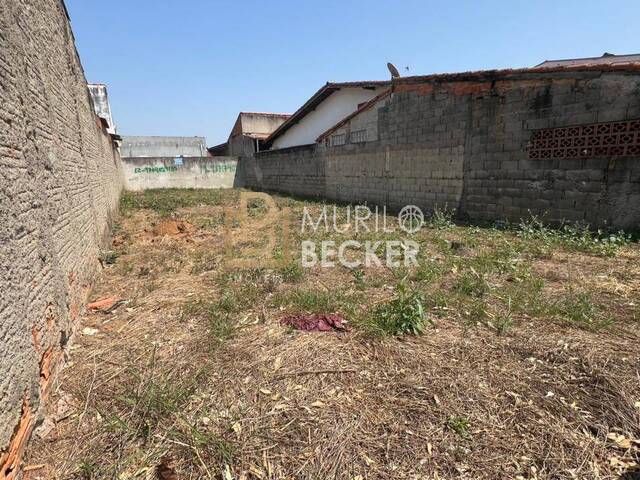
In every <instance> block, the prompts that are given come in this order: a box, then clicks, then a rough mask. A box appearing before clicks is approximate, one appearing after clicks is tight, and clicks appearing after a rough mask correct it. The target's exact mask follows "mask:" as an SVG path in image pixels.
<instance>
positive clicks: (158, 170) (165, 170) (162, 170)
mask: <svg viewBox="0 0 640 480" xmlns="http://www.w3.org/2000/svg"><path fill="white" fill-rule="evenodd" d="M177 171H178V167H144V168H135V169H134V170H133V173H168V172H177Z"/></svg>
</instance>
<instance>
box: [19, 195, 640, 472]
mask: <svg viewBox="0 0 640 480" xmlns="http://www.w3.org/2000/svg"><path fill="white" fill-rule="evenodd" d="M275 199H276V202H277V203H278V205H279V206H280V207H287V208H291V218H292V227H291V228H290V229H286V228H282V227H278V228H277V229H276V236H277V238H278V240H279V241H280V242H278V246H277V247H276V257H277V258H280V259H281V260H283V262H282V263H281V265H280V266H277V267H275V268H257V267H256V268H250V269H245V270H239V269H236V270H231V271H229V270H228V269H226V268H225V265H226V263H225V262H226V261H227V260H228V259H229V258H230V257H240V258H241V257H242V256H243V253H242V251H243V250H242V249H243V248H244V247H247V246H250V244H262V245H263V246H264V244H265V236H264V232H262V231H245V232H244V233H238V232H237V230H238V223H237V222H236V221H235V220H234V221H229V217H228V216H226V215H228V214H229V211H228V210H227V211H226V213H225V207H231V208H232V209H235V210H237V209H238V205H239V192H238V191H181V192H178V191H171V190H168V191H156V192H146V193H143V194H136V195H127V196H125V198H124V199H123V201H122V211H123V216H122V219H121V222H120V224H119V226H118V229H117V231H116V234H115V236H114V240H113V249H112V251H110V252H105V253H104V255H103V259H102V261H103V264H104V267H105V269H104V272H103V275H102V278H101V280H100V281H99V282H98V284H97V285H95V288H94V290H93V292H92V294H91V299H90V300H91V301H96V300H103V299H108V300H107V301H105V302H102V303H100V304H97V305H93V306H92V307H93V309H91V310H88V312H87V314H86V315H85V316H84V318H83V323H82V325H81V326H80V328H79V333H78V335H77V336H76V338H75V341H74V344H73V347H72V348H71V350H70V351H69V352H68V365H67V367H66V368H65V370H64V372H63V374H62V376H61V380H60V382H59V385H58V388H57V390H56V391H55V392H54V393H53V395H52V398H53V402H52V409H51V415H50V419H49V420H48V421H47V422H45V424H44V425H43V426H42V427H41V428H40V430H39V432H38V434H39V436H38V437H37V438H36V440H35V442H34V443H33V447H32V449H31V451H30V452H29V453H28V457H27V465H28V466H27V470H28V472H27V478H31V479H35V478H46V479H49V478H52V479H53V478H59V479H63V478H64V479H67V478H87V479H93V478H96V479H97V478H105V479H113V478H118V479H129V478H131V479H133V478H163V479H174V478H179V479H199V478H215V479H224V480H229V479H285V478H286V479H293V478H304V479H333V478H338V479H349V480H355V479H396V478H397V479H450V478H469V479H485V478H486V479H497V478H513V479H558V478H567V479H569V478H576V479H609V478H626V479H632V478H640V477H639V475H640V474H639V473H638V463H640V459H639V452H640V441H639V440H638V439H639V438H640V349H639V348H638V345H639V339H640V335H639V331H640V329H639V320H640V248H639V246H638V245H637V244H636V243H633V242H629V241H628V240H627V239H626V238H625V237H622V236H617V237H613V238H611V237H609V236H605V235H591V234H588V233H587V232H584V231H581V230H579V229H572V228H566V229H564V230H562V231H556V230H550V229H547V228H545V227H544V226H543V225H541V223H539V222H537V221H535V220H528V221H526V222H523V224H522V225H518V226H504V225H502V226H500V227H501V228H500V229H498V228H489V227H483V228H480V227H470V226H455V225H453V224H451V222H450V218H449V214H448V212H446V211H439V212H438V214H437V215H436V216H434V217H433V218H432V219H431V220H430V221H429V222H428V223H427V226H426V227H425V228H424V229H423V230H422V231H421V232H420V233H418V234H416V235H414V236H412V237H411V238H412V240H414V241H416V242H418V243H419V245H420V254H419V266H418V267H410V268H405V267H397V268H387V267H385V266H378V267H372V268H345V267H341V266H337V267H335V268H320V267H314V268H301V266H300V262H299V255H300V241H301V240H302V239H307V238H312V239H315V240H319V239H331V240H335V241H340V240H345V239H354V238H355V239H357V240H359V241H365V240H377V239H382V240H389V239H399V238H401V237H402V236H401V235H400V234H399V233H397V232H396V233H381V234H374V233H372V232H369V233H366V232H360V233H358V234H355V233H354V232H353V231H349V232H345V233H342V234H339V233H335V232H330V233H325V232H322V233H321V232H318V233H315V234H313V235H309V234H308V233H304V234H303V233H302V232H300V221H301V218H302V212H303V208H304V207H305V206H306V207H308V208H309V209H310V211H312V212H314V213H315V214H317V213H318V212H319V211H320V209H321V207H322V204H319V203H314V202H303V201H298V200H295V199H290V198H284V197H275ZM249 207H250V208H249V215H248V216H249V219H254V220H256V221H259V220H260V218H261V217H262V216H263V215H264V214H265V205H264V204H262V203H260V202H253V203H250V205H249ZM340 215H341V216H340V218H339V221H340V225H344V224H345V223H347V220H348V219H347V218H346V216H345V213H344V208H342V207H341V209H340ZM227 225H228V226H229V227H227ZM229 234H231V235H232V236H233V235H235V238H236V240H237V242H236V244H235V246H234V247H232V248H228V244H226V243H225V238H228V235H229ZM405 236H406V235H405ZM284 238H288V239H289V243H290V245H291V252H292V253H293V254H294V256H295V257H296V258H290V257H288V256H287V254H286V251H285V250H283V249H282V247H281V246H280V244H281V241H282V240H283V239H284ZM259 257H260V256H258V258H259ZM316 313H317V314H325V315H328V314H338V315H339V316H340V317H341V318H343V319H346V321H347V322H348V323H347V330H346V331H329V332H305V331H299V330H296V329H294V328H292V327H290V326H284V325H283V324H282V319H284V318H287V317H291V316H296V315H301V314H316Z"/></svg>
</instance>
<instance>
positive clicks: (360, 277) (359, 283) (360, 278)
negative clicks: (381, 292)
mask: <svg viewBox="0 0 640 480" xmlns="http://www.w3.org/2000/svg"><path fill="white" fill-rule="evenodd" d="M351 274H352V275H353V283H354V284H355V286H356V288H357V289H358V290H366V288H367V285H366V283H365V273H364V269H362V268H354V269H353V270H351Z"/></svg>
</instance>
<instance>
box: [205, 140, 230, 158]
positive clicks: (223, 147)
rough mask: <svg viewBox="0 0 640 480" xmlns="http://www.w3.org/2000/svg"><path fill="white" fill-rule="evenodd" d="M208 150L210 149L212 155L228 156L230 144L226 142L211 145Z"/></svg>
mask: <svg viewBox="0 0 640 480" xmlns="http://www.w3.org/2000/svg"><path fill="white" fill-rule="evenodd" d="M207 150H208V151H209V155H211V156H212V157H226V156H228V155H229V144H228V143H227V142H224V143H221V144H219V145H214V146H213V147H209V148H207Z"/></svg>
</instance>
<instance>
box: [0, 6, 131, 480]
mask: <svg viewBox="0 0 640 480" xmlns="http://www.w3.org/2000/svg"><path fill="white" fill-rule="evenodd" d="M0 99H1V102H0V282H1V284H0V286H1V289H2V295H1V296H0V479H13V478H15V477H16V476H17V475H18V472H19V467H20V458H21V455H22V452H23V450H24V447H25V445H26V442H27V441H28V439H29V436H30V434H31V432H32V430H33V428H34V427H35V426H36V425H37V423H38V422H39V420H40V419H41V418H42V415H43V411H44V406H45V405H46V398H47V396H48V394H49V392H50V391H51V389H52V385H53V383H54V380H55V375H56V369H57V367H58V365H59V364H60V362H61V360H62V358H63V351H64V349H65V348H66V346H67V345H68V343H69V339H70V338H71V336H72V335H73V333H74V330H75V327H76V325H77V320H78V316H79V314H80V313H81V311H82V308H83V305H84V304H85V301H86V295H87V292H88V290H89V288H90V286H91V283H92V281H93V278H94V276H95V274H96V273H97V272H98V271H99V268H100V266H99V261H98V257H99V253H100V250H101V248H102V247H103V246H106V245H107V242H108V238H109V233H110V232H109V229H110V223H111V219H112V218H113V215H114V214H115V213H116V211H117V205H118V198H119V194H120V191H121V189H122V184H123V176H122V167H121V162H120V157H119V154H118V152H117V150H116V149H115V148H114V145H113V143H112V140H111V137H110V136H109V135H108V134H107V132H106V131H105V130H104V128H103V126H102V124H101V122H100V121H99V120H98V118H97V117H96V116H95V113H94V110H93V106H92V104H91V101H90V97H89V91H88V88H87V82H86V79H85V76H84V73H83V70H82V66H81V64H80V61H79V58H78V56H77V52H76V50H75V46H74V41H73V36H72V33H71V29H70V26H69V21H68V18H67V15H66V10H65V7H64V5H63V3H62V2H61V1H59V0H21V1H14V0H7V1H3V2H1V3H0Z"/></svg>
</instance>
